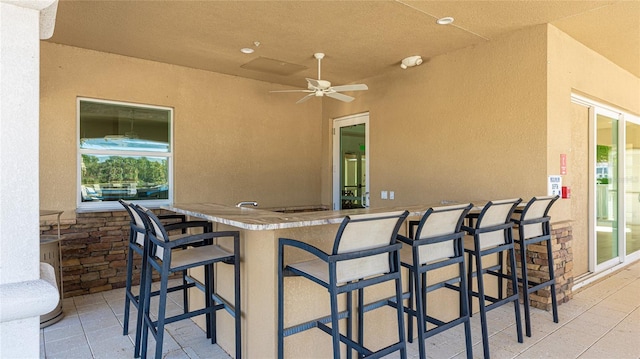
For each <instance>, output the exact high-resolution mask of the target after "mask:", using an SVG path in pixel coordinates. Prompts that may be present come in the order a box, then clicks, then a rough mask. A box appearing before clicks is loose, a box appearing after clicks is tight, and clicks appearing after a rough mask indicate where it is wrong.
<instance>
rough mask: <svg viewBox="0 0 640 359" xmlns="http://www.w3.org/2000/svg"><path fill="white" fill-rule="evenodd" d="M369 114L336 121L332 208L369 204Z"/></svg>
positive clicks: (334, 129)
mask: <svg viewBox="0 0 640 359" xmlns="http://www.w3.org/2000/svg"><path fill="white" fill-rule="evenodd" d="M368 173H369V114H368V113H365V114H359V115H354V116H348V117H342V118H338V119H335V120H334V123H333V209H336V210H337V209H350V208H365V207H369V176H368Z"/></svg>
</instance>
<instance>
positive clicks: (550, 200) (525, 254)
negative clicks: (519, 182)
mask: <svg viewBox="0 0 640 359" xmlns="http://www.w3.org/2000/svg"><path fill="white" fill-rule="evenodd" d="M556 200H558V196H546V197H533V198H532V199H531V200H530V201H529V202H528V203H527V205H526V206H525V207H524V209H523V210H521V211H520V210H516V213H514V218H513V219H512V220H513V222H514V223H515V227H516V228H517V231H516V234H517V235H516V236H514V241H515V243H516V244H517V246H519V250H517V252H519V253H520V267H521V269H520V276H519V278H518V280H519V282H520V284H521V285H522V296H523V303H524V323H525V333H526V335H527V336H528V337H530V336H531V313H530V306H531V303H530V302H531V300H530V297H529V296H530V295H531V294H533V293H536V292H537V291H539V290H541V289H543V288H546V287H549V290H550V291H551V308H552V312H553V321H554V322H555V323H558V300H557V298H556V277H555V274H554V264H553V250H552V243H551V226H550V221H551V217H549V210H550V209H551V206H552V205H553V204H554V203H555V201H556ZM541 242H545V244H546V256H547V258H546V262H547V266H548V268H549V277H548V279H547V280H542V279H540V280H538V281H532V280H531V279H530V278H529V275H528V273H529V270H528V268H527V264H528V263H529V260H528V258H529V257H530V253H529V252H530V251H529V245H531V244H538V243H541ZM543 260H544V259H543Z"/></svg>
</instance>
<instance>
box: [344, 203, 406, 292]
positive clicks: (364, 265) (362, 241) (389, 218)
mask: <svg viewBox="0 0 640 359" xmlns="http://www.w3.org/2000/svg"><path fill="white" fill-rule="evenodd" d="M408 214H409V213H408V212H407V211H404V212H392V213H379V214H362V215H354V216H347V217H346V218H345V219H344V220H343V221H342V224H341V225H340V228H339V229H338V233H337V234H336V239H335V242H334V245H333V254H344V253H350V252H357V251H361V250H366V249H373V248H379V247H385V246H389V245H392V244H394V243H396V236H397V234H398V230H399V229H400V226H401V225H402V222H403V221H404V219H405V218H406V217H407V215H408ZM392 265H393V263H392V258H391V254H390V253H381V254H376V255H372V256H368V257H361V258H355V259H349V260H345V261H340V262H338V263H337V264H336V278H337V283H345V282H349V281H352V280H357V279H362V278H367V277H371V276H374V275H380V274H384V273H388V272H389V271H390V270H391V269H392V267H391V266H392Z"/></svg>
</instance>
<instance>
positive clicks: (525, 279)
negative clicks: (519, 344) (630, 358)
mask: <svg viewBox="0 0 640 359" xmlns="http://www.w3.org/2000/svg"><path fill="white" fill-rule="evenodd" d="M523 236H524V234H523V231H520V238H524V237H523ZM527 251H528V249H527V241H526V240H523V239H521V240H520V267H521V271H522V272H521V276H522V302H523V304H524V327H525V333H526V334H527V336H528V337H531V312H530V309H529V305H530V302H529V276H528V270H527Z"/></svg>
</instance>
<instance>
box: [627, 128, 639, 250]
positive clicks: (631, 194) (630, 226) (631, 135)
mask: <svg viewBox="0 0 640 359" xmlns="http://www.w3.org/2000/svg"><path fill="white" fill-rule="evenodd" d="M625 138H626V140H625V157H624V158H625V166H624V168H625V176H624V179H625V180H624V185H625V190H624V203H625V222H626V226H625V227H626V228H625V235H624V241H625V243H624V245H625V253H624V254H625V255H626V256H630V255H632V254H633V253H639V251H640V121H639V119H638V118H637V117H633V116H625Z"/></svg>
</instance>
